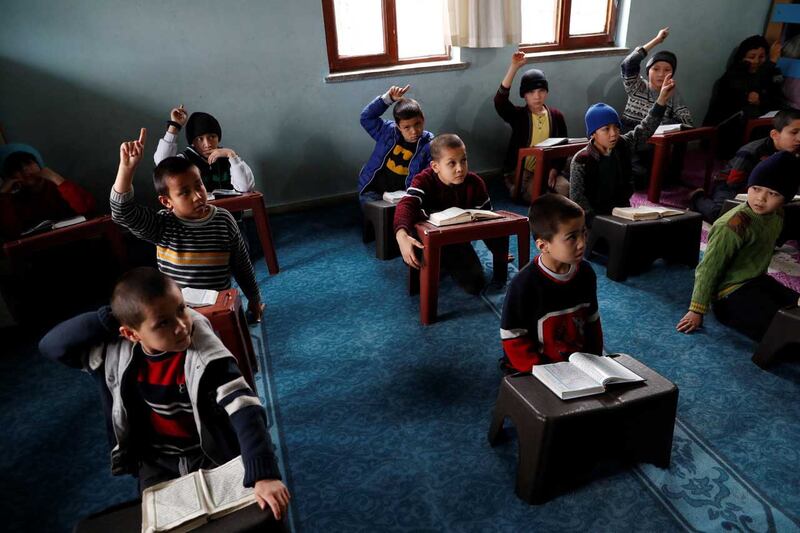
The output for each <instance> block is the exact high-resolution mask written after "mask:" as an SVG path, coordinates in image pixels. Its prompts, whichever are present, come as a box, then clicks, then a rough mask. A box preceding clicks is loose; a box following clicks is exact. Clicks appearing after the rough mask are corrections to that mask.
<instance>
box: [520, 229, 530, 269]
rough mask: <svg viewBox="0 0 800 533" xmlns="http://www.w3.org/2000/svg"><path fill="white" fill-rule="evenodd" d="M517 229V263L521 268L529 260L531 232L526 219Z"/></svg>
mask: <svg viewBox="0 0 800 533" xmlns="http://www.w3.org/2000/svg"><path fill="white" fill-rule="evenodd" d="M523 224H524V225H523V226H522V227H520V228H519V230H517V265H519V269H520V270H522V269H523V268H524V267H525V265H527V264H528V263H529V262H530V260H531V234H530V228H529V227H528V221H527V220H525V221H524V222H523Z"/></svg>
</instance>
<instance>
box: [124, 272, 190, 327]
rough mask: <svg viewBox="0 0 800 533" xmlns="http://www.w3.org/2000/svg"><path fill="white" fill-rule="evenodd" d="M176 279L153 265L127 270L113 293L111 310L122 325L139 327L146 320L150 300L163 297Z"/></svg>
mask: <svg viewBox="0 0 800 533" xmlns="http://www.w3.org/2000/svg"><path fill="white" fill-rule="evenodd" d="M172 286H175V281H174V280H173V279H172V278H170V277H169V276H167V275H166V274H163V273H161V272H159V271H158V270H156V269H155V268H152V267H138V268H134V269H132V270H129V271H127V272H126V273H125V274H123V275H122V277H121V278H120V279H119V281H117V284H116V285H115V286H114V292H113V293H112V294H111V312H112V313H113V314H114V316H115V317H116V318H117V320H118V321H119V323H120V325H123V326H128V327H130V328H138V327H139V326H140V325H141V324H142V322H143V321H144V318H145V317H144V314H145V313H144V309H145V307H146V306H147V305H148V303H149V302H152V301H153V300H155V299H157V298H161V297H162V296H164V295H165V294H166V293H167V290H168V289H169V288H170V287H172Z"/></svg>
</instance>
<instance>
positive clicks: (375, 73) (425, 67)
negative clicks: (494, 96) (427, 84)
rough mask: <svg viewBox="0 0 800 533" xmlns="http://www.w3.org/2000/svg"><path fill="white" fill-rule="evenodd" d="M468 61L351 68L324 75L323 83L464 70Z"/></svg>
mask: <svg viewBox="0 0 800 533" xmlns="http://www.w3.org/2000/svg"><path fill="white" fill-rule="evenodd" d="M468 66H469V63H467V62H465V61H461V60H457V59H453V60H450V61H434V62H430V63H415V64H413V65H396V66H392V67H380V68H370V69H364V70H353V71H350V72H337V73H334V74H328V75H327V76H325V83H340V82H343V81H356V80H368V79H372V78H389V77H394V76H397V75H398V74H422V73H425V72H446V71H448V70H464V69H466V68H467V67H468Z"/></svg>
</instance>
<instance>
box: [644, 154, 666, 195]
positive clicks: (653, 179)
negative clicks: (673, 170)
mask: <svg viewBox="0 0 800 533" xmlns="http://www.w3.org/2000/svg"><path fill="white" fill-rule="evenodd" d="M655 146H656V147H655V150H654V151H653V168H652V169H650V187H649V189H648V191H647V199H648V200H650V201H651V202H653V203H658V201H659V199H661V180H662V179H663V176H664V171H665V169H666V165H667V153H668V152H669V146H667V145H665V144H657V145H655Z"/></svg>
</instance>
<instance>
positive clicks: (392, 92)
mask: <svg viewBox="0 0 800 533" xmlns="http://www.w3.org/2000/svg"><path fill="white" fill-rule="evenodd" d="M410 88H411V85H406V86H405V87H397V86H396V85H392V86H391V87H389V90H388V91H386V92H387V94H388V95H389V98H391V99H392V102H396V101H398V100H399V99H401V98H402V97H403V95H404V94H406V93H407V92H408V90H409V89H410Z"/></svg>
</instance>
